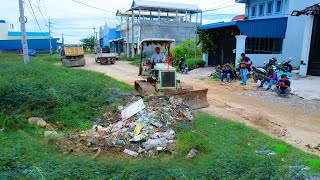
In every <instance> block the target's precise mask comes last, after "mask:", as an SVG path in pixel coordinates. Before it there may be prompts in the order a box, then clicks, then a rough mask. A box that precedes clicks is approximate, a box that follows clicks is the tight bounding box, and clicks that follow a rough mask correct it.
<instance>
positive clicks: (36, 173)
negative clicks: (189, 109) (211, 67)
mask: <svg viewBox="0 0 320 180" xmlns="http://www.w3.org/2000/svg"><path fill="white" fill-rule="evenodd" d="M57 62H59V60H58V56H55V58H53V59H52V60H50V58H48V56H39V57H37V58H31V62H30V64H28V65H24V64H23V61H22V58H21V57H18V56H16V55H0V67H2V69H1V71H0V82H1V84H0V99H1V101H0V107H1V109H0V125H1V126H0V129H1V128H3V127H4V128H5V131H3V132H0V147H1V151H0V177H1V179H305V178H306V177H319V176H320V158H319V157H318V156H314V155H310V154H307V153H304V152H302V151H300V150H297V149H296V148H294V147H292V146H290V145H288V144H286V143H284V142H282V141H279V140H275V139H273V138H271V137H269V136H267V135H264V134H262V133H260V132H258V131H256V130H253V129H251V128H248V127H246V126H245V125H242V124H240V123H236V122H233V121H229V120H226V119H222V118H218V117H212V116H209V115H207V114H204V113H201V112H199V113H198V114H197V115H196V117H195V119H194V121H193V124H192V125H189V124H188V123H183V122H181V124H179V125H177V126H176V127H175V130H176V132H177V142H176V150H177V151H176V154H175V156H171V155H168V154H166V153H160V155H159V157H157V158H144V157H138V158H132V157H129V156H127V155H123V154H122V153H121V152H116V151H112V150H110V154H106V155H105V154H101V155H100V156H99V157H98V159H97V160H95V161H94V160H91V159H90V157H88V156H86V155H83V154H79V155H76V154H64V153H62V152H59V151H57V149H55V148H54V147H53V144H51V143H48V141H47V140H45V139H44V138H43V137H42V134H43V131H44V130H43V129H41V128H39V127H36V126H34V125H30V124H27V123H26V118H28V117H30V116H41V117H43V118H45V120H47V121H49V122H51V123H55V124H57V123H60V124H61V125H62V126H63V127H64V131H65V132H66V133H67V132H68V130H70V129H78V128H80V129H82V128H88V127H89V125H90V122H92V121H94V119H95V118H96V117H99V116H101V115H102V113H103V112H104V111H106V109H108V110H110V108H111V107H113V105H114V103H116V102H117V101H119V100H121V95H122V93H126V92H129V91H130V90H131V88H130V87H129V86H127V85H126V84H123V83H120V82H118V81H115V80H113V79H111V78H109V77H107V76H104V75H102V74H99V73H94V72H89V71H82V70H75V69H69V68H63V67H59V66H57V65H56V63H57ZM191 148H196V149H197V150H199V152H198V153H197V156H196V157H195V158H193V159H186V158H185V156H186V155H187V154H188V152H189V150H190V149H191ZM260 150H270V151H274V152H275V153H276V154H275V155H263V154H259V153H256V151H260ZM297 165H305V166H308V167H309V168H310V169H309V170H306V171H301V170H298V169H295V168H290V166H292V167H296V166H297Z"/></svg>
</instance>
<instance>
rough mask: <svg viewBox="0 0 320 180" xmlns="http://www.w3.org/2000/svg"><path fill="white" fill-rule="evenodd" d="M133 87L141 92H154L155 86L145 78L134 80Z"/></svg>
mask: <svg viewBox="0 0 320 180" xmlns="http://www.w3.org/2000/svg"><path fill="white" fill-rule="evenodd" d="M134 88H135V89H136V90H137V91H139V92H140V93H141V94H146V93H148V92H156V88H155V87H154V86H153V85H152V84H150V83H149V82H147V81H145V80H138V81H135V82H134Z"/></svg>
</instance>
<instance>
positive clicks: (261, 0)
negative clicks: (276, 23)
mask: <svg viewBox="0 0 320 180" xmlns="http://www.w3.org/2000/svg"><path fill="white" fill-rule="evenodd" d="M270 1H272V2H273V11H272V14H267V2H270ZM294 1H303V0H294ZM289 3H290V0H282V10H281V12H280V13H276V0H251V1H249V3H246V10H245V12H246V16H247V17H248V19H250V20H251V19H268V18H280V17H287V16H288V14H289V13H288V12H289ZM260 4H264V15H263V16H259V5H260ZM253 6H256V16H255V17H252V13H251V12H252V10H251V7H253Z"/></svg>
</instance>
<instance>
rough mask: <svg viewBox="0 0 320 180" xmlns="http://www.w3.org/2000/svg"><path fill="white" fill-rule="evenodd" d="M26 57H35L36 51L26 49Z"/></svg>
mask: <svg viewBox="0 0 320 180" xmlns="http://www.w3.org/2000/svg"><path fill="white" fill-rule="evenodd" d="M28 55H29V56H33V57H36V56H37V51H36V50H34V49H28Z"/></svg>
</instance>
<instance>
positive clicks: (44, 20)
mask: <svg viewBox="0 0 320 180" xmlns="http://www.w3.org/2000/svg"><path fill="white" fill-rule="evenodd" d="M31 3H32V4H33V5H34V6H36V7H37V9H38V11H39V12H40V15H41V17H42V20H43V22H44V24H45V25H47V24H48V23H49V20H48V19H47V20H46V18H45V17H44V15H43V13H42V10H41V7H40V1H39V0H38V5H37V4H36V3H34V2H33V1H31Z"/></svg>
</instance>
